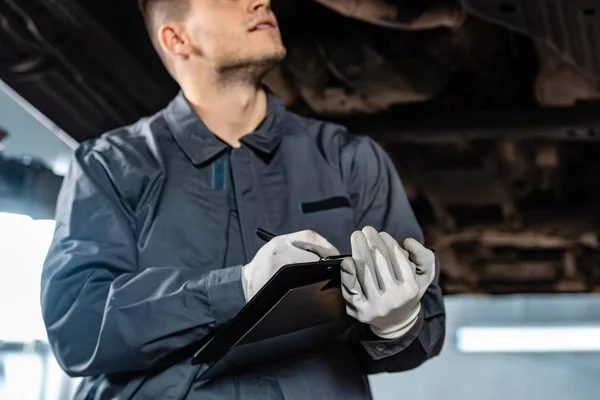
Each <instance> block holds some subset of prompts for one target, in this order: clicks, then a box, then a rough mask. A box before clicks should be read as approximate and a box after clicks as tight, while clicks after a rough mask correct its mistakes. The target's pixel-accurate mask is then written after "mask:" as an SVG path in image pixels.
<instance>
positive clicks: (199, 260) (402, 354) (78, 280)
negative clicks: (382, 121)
mask: <svg viewBox="0 0 600 400" xmlns="http://www.w3.org/2000/svg"><path fill="white" fill-rule="evenodd" d="M140 6H141V9H142V11H143V13H144V16H145V20H146V23H147V26H148V29H149V32H150V35H151V38H152V41H153V43H154V45H155V46H156V49H157V51H158V53H159V55H160V56H161V58H162V60H163V61H164V64H165V66H166V68H167V69H168V71H169V72H170V73H171V74H172V76H173V77H174V78H175V79H176V80H177V81H178V82H179V84H180V86H181V92H180V94H179V95H178V96H177V97H176V98H175V99H174V100H173V101H172V102H171V103H170V104H169V105H168V107H167V108H165V109H164V110H162V111H160V112H158V113H157V114H155V115H153V116H151V117H148V118H145V119H142V120H140V121H138V122H137V123H135V124H133V125H131V126H127V127H124V128H121V129H117V130H116V131H113V132H109V133H106V134H104V135H102V136H101V137H100V138H98V139H95V140H92V141H88V142H85V143H82V144H81V146H80V147H79V148H78V149H77V151H76V152H75V155H74V160H73V163H72V166H71V169H70V172H69V174H68V176H67V177H66V178H65V180H64V184H63V187H62V190H61V193H60V197H59V200H58V208H57V212H56V223H57V227H56V232H55V236H54V240H53V242H52V245H51V247H50V251H49V254H48V257H47V259H46V262H45V265H44V271H43V276H42V298H41V302H42V308H43V316H44V320H45V323H46V327H47V332H48V338H49V340H50V343H51V346H52V349H53V351H54V353H55V355H56V357H57V359H58V361H59V363H60V365H61V366H62V368H63V369H64V370H65V371H67V372H68V373H69V374H70V375H72V376H83V377H85V379H84V380H83V384H82V386H81V387H80V389H79V393H78V396H79V398H82V399H83V398H85V399H113V398H119V399H126V398H132V399H162V400H175V399H203V400H204V399H248V400H253V399H270V400H275V399H289V400H299V399H345V400H352V399H368V398H370V390H369V386H368V380H367V379H366V376H367V374H369V373H377V372H384V371H389V372H391V371H402V370H406V369H410V368H414V367H416V366H418V365H420V364H421V363H422V362H424V361H425V360H427V359H428V358H431V357H433V356H435V355H437V354H438V353H439V351H440V349H441V347H442V342H443V338H444V326H445V316H444V306H443V300H442V294H441V291H440V287H439V283H438V276H439V268H438V266H437V265H436V261H435V257H434V255H433V253H432V252H431V251H429V250H427V249H426V248H425V247H423V245H421V243H422V241H423V237H422V232H421V229H420V228H419V225H418V223H417V221H416V219H415V216H414V214H413V212H412V210H411V207H410V204H409V202H408V200H407V198H406V195H405V193H404V190H403V187H402V184H401V182H400V179H399V178H398V176H397V174H396V171H395V169H394V166H393V165H392V163H391V162H390V160H389V158H388V157H387V155H386V154H385V153H384V151H382V149H381V148H380V147H379V146H378V145H377V144H375V143H374V142H373V141H372V140H370V139H369V138H368V137H366V136H356V135H352V134H349V133H348V132H347V131H346V130H345V129H344V128H343V127H342V126H338V125H334V124H330V123H325V122H321V121H316V120H310V119H306V118H302V117H299V116H297V115H294V114H292V113H289V112H287V111H286V110H285V108H284V106H283V104H282V103H281V102H280V101H279V100H278V99H277V98H276V97H275V96H274V95H273V94H272V93H271V92H269V91H268V90H266V89H265V88H263V87H262V86H261V84H260V82H261V79H262V78H263V77H264V75H265V74H266V72H267V71H269V69H270V68H271V67H273V66H274V65H276V64H277V63H278V62H279V61H280V60H281V59H282V58H283V57H284V56H285V53H286V51H285V48H284V46H283V45H282V42H281V37H280V34H279V30H278V27H277V22H276V20H275V17H274V16H273V13H272V12H271V8H270V2H269V1H268V0H145V1H142V2H141V4H140ZM257 228H264V229H266V230H268V231H272V232H276V233H278V234H279V235H280V236H278V237H276V238H275V239H273V240H271V241H270V242H269V243H267V244H265V243H264V242H262V241H261V240H260V239H259V238H258V237H257V236H256V235H255V231H256V229H257ZM399 243H402V245H400V244H399ZM338 252H342V253H350V252H351V254H352V258H347V259H345V260H344V262H343V265H342V270H343V271H342V283H343V295H344V298H345V300H346V303H347V310H348V313H349V315H351V316H352V317H354V318H355V319H356V320H357V321H356V323H355V325H354V326H353V327H352V328H351V329H350V331H349V332H348V334H347V335H346V337H345V339H344V340H342V341H339V343H336V345H332V346H330V347H328V348H327V349H315V351H314V352H313V353H308V354H302V355H299V356H297V357H295V358H293V359H285V360H282V361H279V362H276V363H273V364H268V365H262V366H260V367H257V368H255V369H254V370H252V371H249V372H247V373H243V374H240V375H237V376H227V377H222V378H218V379H215V380H212V381H208V382H202V381H198V380H196V379H195V377H196V375H197V372H198V369H197V367H196V366H193V365H191V364H190V359H189V356H187V355H185V354H184V355H183V356H182V357H179V358H173V355H175V354H179V353H181V350H182V349H185V348H186V347H188V346H190V345H192V344H194V343H196V342H197V341H199V340H200V339H201V338H202V337H204V336H205V335H206V334H207V333H209V332H211V331H212V330H214V329H216V328H218V327H219V326H221V325H222V324H224V323H226V322H227V321H229V320H230V319H231V318H232V317H233V316H234V315H235V314H236V313H237V312H238V311H239V310H240V309H241V308H242V307H243V306H244V305H245V304H246V302H247V301H248V300H249V299H250V298H252V296H253V295H254V294H255V293H256V292H257V291H258V290H259V289H260V288H261V287H262V285H264V283H265V282H266V281H267V280H268V279H269V278H270V277H271V276H272V275H273V274H274V273H275V272H276V271H277V270H278V269H279V268H281V267H282V266H283V265H285V264H289V263H297V262H306V261H315V260H317V259H318V258H319V256H318V255H330V254H338ZM317 254H318V255H317ZM179 355H180V356H181V354H179ZM166 360H170V362H169V363H166V362H165V361H166ZM173 360H177V361H176V362H175V361H173Z"/></svg>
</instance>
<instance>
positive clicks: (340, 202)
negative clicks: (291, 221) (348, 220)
mask: <svg viewBox="0 0 600 400" xmlns="http://www.w3.org/2000/svg"><path fill="white" fill-rule="evenodd" d="M335 208H350V200H348V199H347V198H346V197H343V196H338V197H330V198H328V199H323V200H319V201H313V202H310V203H301V204H300V209H301V210H302V212H303V213H304V214H310V213H315V212H319V211H326V210H332V209H335Z"/></svg>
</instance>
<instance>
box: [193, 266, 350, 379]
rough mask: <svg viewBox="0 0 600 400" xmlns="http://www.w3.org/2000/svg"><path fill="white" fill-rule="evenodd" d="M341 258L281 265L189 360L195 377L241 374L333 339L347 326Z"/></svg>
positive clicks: (323, 344)
mask: <svg viewBox="0 0 600 400" xmlns="http://www.w3.org/2000/svg"><path fill="white" fill-rule="evenodd" d="M341 262H342V258H341V257H340V258H335V257H334V258H329V259H325V260H321V261H318V262H313V263H301V264H291V265H287V266H284V267H282V268H281V269H280V270H279V271H278V272H277V273H276V274H275V275H274V276H273V277H272V278H271V279H270V280H269V281H268V282H267V283H266V284H265V286H263V288H262V289H261V290H260V291H259V292H258V293H257V294H256V295H255V296H254V297H253V298H252V299H251V300H250V301H249V302H248V303H247V304H246V306H244V308H243V309H242V310H241V311H240V312H239V313H238V314H237V315H236V316H235V317H234V318H233V319H232V320H231V321H230V322H229V323H228V324H227V325H225V326H224V327H223V328H222V329H220V330H218V331H217V332H214V333H212V334H209V335H207V336H206V337H205V338H204V339H203V340H202V341H201V342H200V343H199V349H198V350H197V351H196V353H195V354H194V356H193V358H192V364H194V365H201V367H200V370H199V372H198V374H197V375H196V378H195V381H203V380H209V379H212V378H215V377H218V376H220V375H223V374H227V373H236V372H237V373H241V372H243V371H244V370H246V369H249V368H252V367H253V366H254V367H257V366H260V365H261V364H265V363H269V362H276V361H279V360H282V359H285V358H289V357H293V356H295V355H298V354H300V353H302V352H304V351H310V350H314V349H316V348H318V347H319V346H325V345H327V344H329V343H331V342H333V341H334V340H335V339H336V338H337V337H339V336H340V334H342V333H343V332H344V331H345V330H346V329H347V328H348V327H349V326H350V324H351V319H350V318H349V317H348V316H347V314H346V305H345V303H344V300H343V298H342V293H341V289H340V265H341Z"/></svg>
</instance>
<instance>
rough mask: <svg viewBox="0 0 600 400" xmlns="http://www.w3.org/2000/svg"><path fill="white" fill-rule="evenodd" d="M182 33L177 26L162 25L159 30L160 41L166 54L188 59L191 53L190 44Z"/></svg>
mask: <svg viewBox="0 0 600 400" xmlns="http://www.w3.org/2000/svg"><path fill="white" fill-rule="evenodd" d="M180 32H182V29H180V27H179V26H177V25H176V24H165V25H162V26H161V27H160V28H159V30H158V40H159V42H160V46H161V47H162V49H163V51H164V52H165V53H166V54H171V55H172V56H175V57H184V58H186V57H188V56H189V55H190V52H191V48H190V42H189V40H188V39H187V37H186V36H185V35H184V34H182V33H180Z"/></svg>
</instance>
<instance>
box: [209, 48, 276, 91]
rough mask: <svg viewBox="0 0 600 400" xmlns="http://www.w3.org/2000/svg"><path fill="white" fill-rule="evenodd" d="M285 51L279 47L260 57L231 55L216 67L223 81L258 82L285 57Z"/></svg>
mask: <svg viewBox="0 0 600 400" xmlns="http://www.w3.org/2000/svg"><path fill="white" fill-rule="evenodd" d="M286 54H287V51H286V50H285V48H283V47H282V48H281V49H280V50H279V51H274V52H272V53H270V54H267V55H264V56H263V57H260V58H254V59H245V60H244V59H241V58H238V59H236V58H235V57H232V58H231V59H230V60H229V61H228V62H226V63H223V64H222V65H220V66H219V67H218V69H217V72H218V75H219V76H220V80H221V81H222V82H223V83H242V82H243V83H252V84H259V83H260V82H261V81H262V80H263V78H264V77H265V76H266V75H267V74H268V73H269V71H271V70H272V69H273V68H275V67H276V66H277V65H279V63H280V62H281V61H283V59H284V58H285V56H286Z"/></svg>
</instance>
